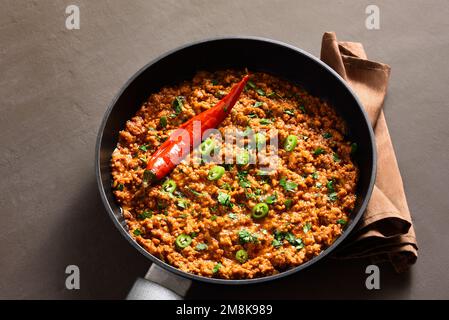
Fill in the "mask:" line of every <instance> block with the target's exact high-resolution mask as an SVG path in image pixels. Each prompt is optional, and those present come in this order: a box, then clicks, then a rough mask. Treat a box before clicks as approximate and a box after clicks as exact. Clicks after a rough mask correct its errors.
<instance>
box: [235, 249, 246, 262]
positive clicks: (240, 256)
mask: <svg viewBox="0 0 449 320" xmlns="http://www.w3.org/2000/svg"><path fill="white" fill-rule="evenodd" d="M235 258H236V259H237V261H238V262H240V263H245V262H246V261H248V252H246V250H243V249H240V250H239V251H237V252H236V253H235Z"/></svg>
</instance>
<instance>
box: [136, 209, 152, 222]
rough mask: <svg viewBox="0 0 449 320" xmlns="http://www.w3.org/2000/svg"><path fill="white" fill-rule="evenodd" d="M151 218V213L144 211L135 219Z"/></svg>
mask: <svg viewBox="0 0 449 320" xmlns="http://www.w3.org/2000/svg"><path fill="white" fill-rule="evenodd" d="M152 216H153V213H152V212H151V210H145V211H143V212H142V213H141V214H139V215H138V216H137V219H139V220H145V219H147V218H151V217H152Z"/></svg>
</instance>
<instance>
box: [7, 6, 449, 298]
mask: <svg viewBox="0 0 449 320" xmlns="http://www.w3.org/2000/svg"><path fill="white" fill-rule="evenodd" d="M69 4H78V5H79V6H80V9H81V29H80V30H74V31H69V30H66V28H65V18H66V15H65V7H66V6H67V5H69ZM368 4H377V5H378V6H379V7H380V10H381V12H380V13H381V16H380V18H381V29H380V30H377V31H370V30H367V29H366V28H365V24H364V21H365V18H366V14H365V8H366V6H367V5H368ZM448 16H449V5H448V2H447V1H444V0H441V1H410V0H402V1H356V0H354V1H316V0H315V1H294V0H291V1H251V0H246V1H177V0H171V1H118V0H117V1H79V0H73V1H72V0H71V1H20V2H19V1H12V0H8V1H2V10H0V81H1V85H0V106H1V109H0V110H1V112H0V130H1V135H0V147H1V157H0V175H1V183H0V210H1V211H0V212H1V224H0V225H1V227H2V231H1V234H0V298H45V299H47V298H63V299H65V298H74V299H78V298H123V297H124V296H125V295H126V293H127V291H128V289H129V287H130V286H131V284H132V283H133V281H134V279H135V278H136V277H138V276H143V275H144V274H145V272H146V270H147V268H148V266H149V262H148V261H147V260H146V259H144V257H143V256H141V255H140V254H139V253H138V252H137V251H136V250H134V249H133V248H132V247H131V246H130V245H129V244H128V243H127V242H126V241H125V240H124V239H123V238H122V236H121V235H120V234H119V232H118V231H117V230H116V229H115V227H114V226H113V224H112V223H111V221H110V220H109V218H108V216H107V214H106V212H105V210H104V209H103V205H102V203H101V200H100V197H99V195H98V192H97V187H96V182H95V177H94V144H95V138H96V134H97V130H98V127H99V124H100V121H101V118H102V116H103V113H104V112H105V110H106V108H107V105H108V104H109V103H110V101H111V100H112V98H113V96H114V95H115V94H116V93H117V91H118V90H119V88H120V87H121V86H122V85H123V83H124V82H125V81H126V80H127V79H128V78H129V77H130V76H131V75H132V74H133V73H134V72H136V71H137V70H138V69H139V68H140V67H142V66H143V65H144V64H146V63H147V62H148V61H150V60H152V59H153V58H155V57H157V56H158V55H160V54H162V53H164V52H165V51H167V50H170V49H173V48H175V47H177V46H179V45H182V44H185V43H188V42H190V41H194V40H200V39H204V38H208V37H213V36H219V35H255V36H263V37H269V38H273V39H277V40H281V41H284V42H287V43H290V44H292V45H295V46H298V47H301V48H303V49H305V50H307V51H309V52H311V53H312V54H314V55H316V56H319V49H320V43H321V36H322V33H323V32H324V31H330V30H333V31H336V32H337V36H338V37H339V39H341V40H349V41H361V42H363V44H364V46H365V49H366V51H367V52H368V55H369V57H370V58H371V59H374V60H378V61H382V62H385V63H388V64H390V65H391V66H392V76H391V83H390V87H389V94H388V98H387V101H386V104H385V111H386V117H387V120H388V123H389V127H390V131H391V135H392V138H393V142H394V146H395V149H396V152H397V157H398V162H399V165H400V168H401V172H402V175H403V179H404V184H405V189H406V192H407V196H408V200H409V205H410V209H411V212H412V214H413V217H414V222H415V227H416V232H417V235H418V240H419V245H420V251H419V254H420V257H419V259H418V262H417V264H416V265H415V266H414V267H413V268H412V270H410V272H408V273H406V274H401V275H397V274H395V273H394V272H393V271H392V270H391V268H390V267H389V266H387V265H381V288H382V289H381V290H379V291H368V290H366V289H365V286H364V281H365V274H364V271H365V267H366V266H367V264H368V262H367V261H345V262H341V261H331V260H327V261H324V262H322V263H320V264H318V265H317V266H316V267H313V268H312V269H310V270H306V271H304V272H301V273H300V274H297V275H294V276H291V277H288V278H287V279H284V280H280V281H277V282H273V283H267V284H263V285H258V286H245V287H217V286H212V285H207V286H206V285H202V284H195V285H194V287H193V289H192V291H191V293H190V294H189V297H192V298H194V297H202V298H209V297H213V298H221V297H229V298H243V297H247V298H292V299H294V298H405V299H407V298H449V278H448V275H447V271H448V264H449V257H448V255H447V247H448V246H449V234H448V232H447V227H448V223H449V212H448V208H449V197H448V187H447V185H448V181H449V169H448V167H447V164H448V161H447V160H448V155H449V143H448V138H449V127H448V124H449V121H448V120H449V108H448V107H449V105H448V104H449V103H448V83H449V75H448V70H449V60H448V55H449V22H448V21H449V19H448ZM274 58H275V57H274ZM69 264H76V265H78V266H79V267H80V269H81V290H79V291H68V290H66V289H65V287H64V281H65V274H64V270H65V267H66V266H67V265H69Z"/></svg>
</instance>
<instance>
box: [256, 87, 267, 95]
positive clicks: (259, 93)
mask: <svg viewBox="0 0 449 320" xmlns="http://www.w3.org/2000/svg"><path fill="white" fill-rule="evenodd" d="M256 92H257V94H258V95H260V96H265V91H263V90H262V89H260V88H257V89H256Z"/></svg>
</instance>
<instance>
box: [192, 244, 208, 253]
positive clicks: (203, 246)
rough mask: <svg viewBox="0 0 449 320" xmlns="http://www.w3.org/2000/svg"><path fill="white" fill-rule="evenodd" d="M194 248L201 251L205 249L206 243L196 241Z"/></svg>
mask: <svg viewBox="0 0 449 320" xmlns="http://www.w3.org/2000/svg"><path fill="white" fill-rule="evenodd" d="M195 249H196V250H198V251H203V250H206V249H207V244H205V243H198V244H197V245H196V247H195Z"/></svg>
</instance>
